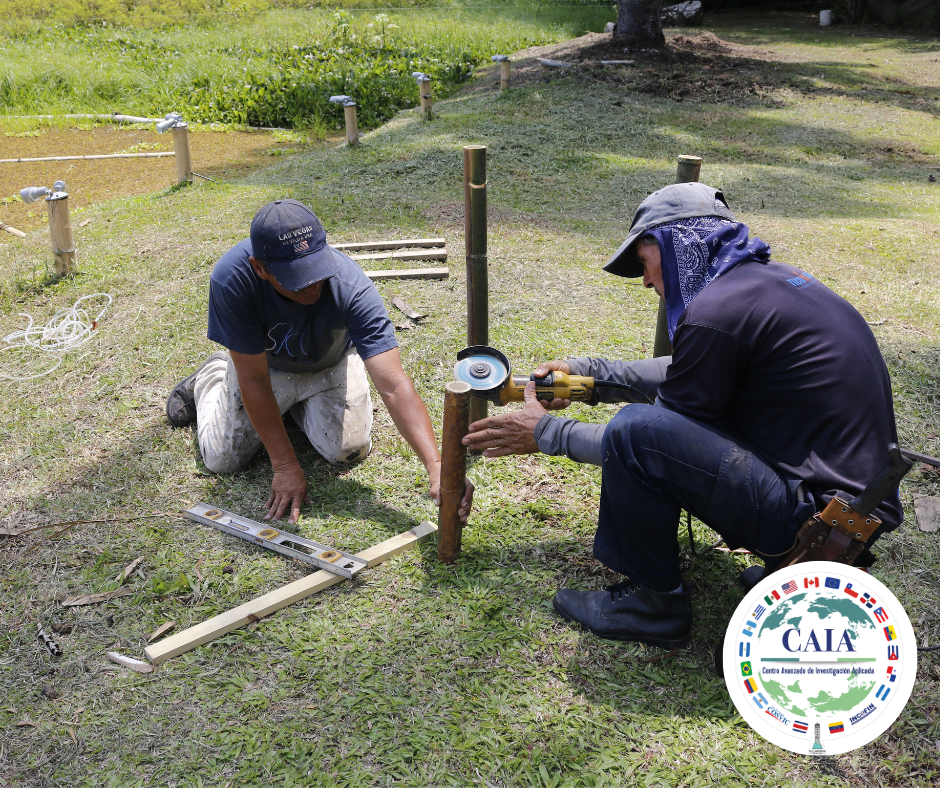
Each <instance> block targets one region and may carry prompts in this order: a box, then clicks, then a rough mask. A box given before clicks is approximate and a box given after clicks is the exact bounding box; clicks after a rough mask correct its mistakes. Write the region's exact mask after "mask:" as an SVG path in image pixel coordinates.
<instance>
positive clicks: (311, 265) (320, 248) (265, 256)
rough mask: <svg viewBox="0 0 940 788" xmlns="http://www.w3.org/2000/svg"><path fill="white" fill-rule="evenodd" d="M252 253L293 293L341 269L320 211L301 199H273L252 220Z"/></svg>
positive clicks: (280, 283)
mask: <svg viewBox="0 0 940 788" xmlns="http://www.w3.org/2000/svg"><path fill="white" fill-rule="evenodd" d="M251 256H252V257H254V258H255V259H256V260H261V261H262V262H263V263H264V265H265V268H267V269H268V271H270V272H271V274H273V276H274V278H275V279H277V283H278V284H279V285H280V286H281V287H283V288H284V289H285V290H289V291H291V292H292V293H295V292H297V291H298V290H303V289H304V288H305V287H310V285H312V284H314V283H315V282H320V281H322V280H324V279H327V278H329V277H331V276H335V275H336V274H338V273H339V262H338V261H337V260H336V257H335V256H334V254H333V250H332V249H331V248H330V246H329V244H327V242H326V232H325V231H324V229H323V225H322V224H320V220H319V219H318V218H317V215H316V214H315V213H314V212H313V211H311V210H310V209H309V208H308V207H307V206H306V205H304V204H303V203H302V202H298V201H297V200H275V201H274V202H269V203H268V204H267V205H265V206H264V208H262V209H261V210H260V211H258V213H256V214H255V218H254V219H252V221H251Z"/></svg>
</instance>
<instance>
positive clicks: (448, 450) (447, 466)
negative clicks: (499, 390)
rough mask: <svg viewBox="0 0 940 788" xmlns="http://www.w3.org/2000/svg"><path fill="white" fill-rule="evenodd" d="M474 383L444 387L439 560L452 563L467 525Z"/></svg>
mask: <svg viewBox="0 0 940 788" xmlns="http://www.w3.org/2000/svg"><path fill="white" fill-rule="evenodd" d="M476 399H478V398H477V397H471V395H470V384H469V383H464V382H463V381H456V380H454V381H451V382H450V383H448V384H447V385H446V386H445V387H444V427H443V431H442V433H441V508H440V509H439V510H438V513H437V529H438V530H437V557H438V559H439V560H441V561H443V562H444V563H446V564H452V563H453V562H454V560H455V559H456V558H457V554H458V553H459V552H460V542H461V537H462V529H463V523H461V522H460V514H459V510H460V502H461V500H463V496H464V491H465V489H466V486H467V447H466V446H464V445H463V438H464V436H465V435H466V434H467V427H468V426H469V425H470V402H471V400H476Z"/></svg>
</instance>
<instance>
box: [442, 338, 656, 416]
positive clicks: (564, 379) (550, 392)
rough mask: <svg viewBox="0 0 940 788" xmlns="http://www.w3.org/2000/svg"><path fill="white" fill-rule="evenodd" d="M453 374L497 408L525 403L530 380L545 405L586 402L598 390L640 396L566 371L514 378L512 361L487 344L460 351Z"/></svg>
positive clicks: (615, 384) (617, 385) (619, 385)
mask: <svg viewBox="0 0 940 788" xmlns="http://www.w3.org/2000/svg"><path fill="white" fill-rule="evenodd" d="M454 375H455V377H456V378H457V380H461V381H463V382H464V383H469V384H470V389H471V393H472V394H473V395H474V396H475V397H480V398H481V399H485V400H489V401H490V402H493V403H495V404H497V405H508V404H509V403H510V402H522V401H523V400H524V398H525V397H524V393H525V387H526V384H527V383H528V382H529V381H530V380H531V381H534V382H535V396H536V398H537V399H539V400H541V401H543V402H551V401H552V400H553V399H567V400H571V401H572V402H586V401H587V400H589V399H591V395H592V394H593V393H594V389H595V387H605V388H618V389H625V390H628V391H633V392H635V393H637V394H640V392H637V391H636V389H635V388H633V386H631V385H630V384H629V383H619V382H615V381H606V380H600V381H598V380H595V379H594V378H589V377H585V376H583V375H568V374H566V373H564V372H549V373H548V374H547V375H545V376H544V377H541V378H537V377H536V376H535V375H534V374H532V375H513V374H512V365H511V364H510V363H509V359H508V358H506V356H505V355H503V354H502V353H500V351H498V350H497V349H496V348H493V347H489V346H488V345H471V346H470V347H467V348H464V349H463V350H461V351H460V352H459V353H458V354H457V363H456V365H455V366H454ZM640 396H643V395H642V394H640ZM644 398H645V399H648V398H647V397H644Z"/></svg>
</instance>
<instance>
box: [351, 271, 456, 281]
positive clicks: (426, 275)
mask: <svg viewBox="0 0 940 788" xmlns="http://www.w3.org/2000/svg"><path fill="white" fill-rule="evenodd" d="M366 276H368V277H369V279H371V280H372V281H373V282H375V281H377V280H382V279H447V278H448V277H449V276H450V269H449V268H406V269H392V270H389V271H366Z"/></svg>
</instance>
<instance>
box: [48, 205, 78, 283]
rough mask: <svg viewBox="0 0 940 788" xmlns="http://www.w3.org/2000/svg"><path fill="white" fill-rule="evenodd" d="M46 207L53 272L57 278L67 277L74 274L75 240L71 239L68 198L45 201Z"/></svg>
mask: <svg viewBox="0 0 940 788" xmlns="http://www.w3.org/2000/svg"><path fill="white" fill-rule="evenodd" d="M46 206H47V207H48V209H49V236H50V238H51V239H52V255H53V257H55V272H56V275H57V276H69V275H70V274H73V273H75V240H74V239H73V238H72V221H71V218H70V217H69V198H68V197H58V198H56V199H54V200H46Z"/></svg>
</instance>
